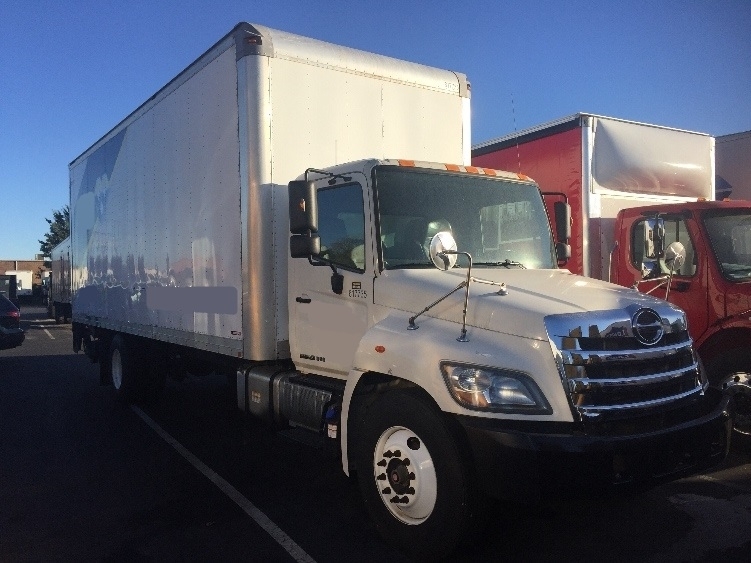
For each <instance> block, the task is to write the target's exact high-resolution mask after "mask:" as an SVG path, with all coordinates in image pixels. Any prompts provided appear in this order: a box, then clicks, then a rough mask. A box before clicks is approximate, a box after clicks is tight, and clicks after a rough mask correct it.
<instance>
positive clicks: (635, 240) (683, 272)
mask: <svg viewBox="0 0 751 563" xmlns="http://www.w3.org/2000/svg"><path fill="white" fill-rule="evenodd" d="M644 235H645V226H644V221H643V220H642V221H638V222H636V223H634V226H633V229H632V231H631V263H632V264H633V265H634V267H635V268H637V269H643V267H644V264H645V259H644ZM673 242H680V243H681V244H682V245H683V246H684V247H685V248H686V261H685V262H684V263H683V266H681V269H680V270H678V271H677V272H676V275H678V276H686V277H690V276H693V275H694V274H695V273H696V253H695V252H694V245H693V243H692V242H691V237H690V236H689V235H688V228H687V227H686V222H685V220H683V219H682V218H680V217H666V218H665V247H666V248H667V246H668V245H669V244H670V243H673ZM647 262H649V261H647ZM657 266H658V267H659V270H660V271H659V272H653V273H654V275H663V274H668V273H669V271H668V268H667V266H666V265H665V260H659V263H658V264H657Z"/></svg>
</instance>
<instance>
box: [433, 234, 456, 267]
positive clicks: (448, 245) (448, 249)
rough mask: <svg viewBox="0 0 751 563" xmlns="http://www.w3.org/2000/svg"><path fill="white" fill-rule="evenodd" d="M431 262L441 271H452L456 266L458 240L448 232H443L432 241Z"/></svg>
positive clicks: (434, 236)
mask: <svg viewBox="0 0 751 563" xmlns="http://www.w3.org/2000/svg"><path fill="white" fill-rule="evenodd" d="M429 254H430V260H431V261H432V262H433V264H434V265H435V267H436V268H438V269H439V270H444V271H445V270H450V269H451V268H453V267H454V266H455V265H456V240H455V239H454V235H452V234H451V233H450V232H448V231H441V232H439V233H436V234H435V235H433V238H432V239H430V250H429Z"/></svg>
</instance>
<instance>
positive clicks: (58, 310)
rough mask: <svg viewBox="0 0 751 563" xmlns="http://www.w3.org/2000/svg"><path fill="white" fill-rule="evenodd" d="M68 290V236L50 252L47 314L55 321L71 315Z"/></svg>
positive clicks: (67, 318)
mask: <svg viewBox="0 0 751 563" xmlns="http://www.w3.org/2000/svg"><path fill="white" fill-rule="evenodd" d="M70 291H71V280H70V237H66V238H65V239H64V240H63V241H62V242H60V244H58V245H57V246H55V248H53V249H52V251H51V252H50V277H49V291H48V292H47V315H48V316H49V317H50V318H52V319H55V322H56V323H59V322H60V321H62V322H65V323H67V322H68V320H69V319H70V318H71V317H72V315H73V311H72V308H71V302H70V297H71V296H70Z"/></svg>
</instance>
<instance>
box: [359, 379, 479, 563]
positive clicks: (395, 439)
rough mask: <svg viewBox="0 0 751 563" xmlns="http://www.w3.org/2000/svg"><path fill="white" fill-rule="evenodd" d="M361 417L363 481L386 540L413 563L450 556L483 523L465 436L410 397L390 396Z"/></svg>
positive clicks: (367, 502) (417, 398) (400, 392)
mask: <svg viewBox="0 0 751 563" xmlns="http://www.w3.org/2000/svg"><path fill="white" fill-rule="evenodd" d="M362 414H363V416H362V417H361V418H360V419H359V420H360V422H359V424H358V426H359V428H358V432H357V443H358V448H357V449H358V451H359V453H358V463H357V479H358V482H359V486H360V490H361V493H362V496H363V500H364V502H365V505H366V507H367V509H368V512H369V514H370V516H371V518H372V519H373V521H374V522H375V525H376V527H377V528H378V530H379V532H380V533H381V535H382V536H383V538H384V539H385V540H386V541H388V542H389V543H391V544H392V545H394V546H395V547H396V548H397V549H399V550H400V551H402V552H403V553H404V554H405V555H407V556H408V557H409V558H411V559H413V560H421V561H432V560H437V559H441V558H445V557H448V556H450V554H451V553H452V552H453V551H454V550H455V549H456V548H457V546H458V545H459V543H460V542H461V541H462V539H464V538H465V536H466V535H467V533H468V532H469V530H470V529H471V526H472V523H473V521H474V520H475V519H476V517H477V514H476V512H475V508H476V506H477V502H476V499H477V496H476V494H475V491H474V487H473V482H474V480H473V479H472V478H471V471H470V468H469V467H467V465H466V463H465V462H463V461H462V459H463V458H464V459H468V457H467V456H466V455H465V456H462V454H461V452H462V448H461V440H460V438H459V436H458V433H457V432H456V430H455V429H454V428H453V427H452V426H451V425H450V424H449V423H448V422H447V421H446V420H445V419H443V418H442V417H441V413H440V412H438V411H437V409H436V408H434V407H433V406H432V405H431V404H430V403H429V402H428V401H427V400H425V399H423V398H421V397H420V396H419V395H417V394H416V393H412V392H409V391H404V390H398V391H391V392H388V393H385V394H384V395H382V396H381V397H379V398H378V399H377V400H376V401H375V402H374V403H373V404H372V405H370V406H369V407H368V408H367V410H366V411H365V412H363V413H362ZM410 458H411V459H410ZM431 462H432V463H431Z"/></svg>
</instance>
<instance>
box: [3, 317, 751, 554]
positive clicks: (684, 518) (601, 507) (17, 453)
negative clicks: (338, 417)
mask: <svg viewBox="0 0 751 563" xmlns="http://www.w3.org/2000/svg"><path fill="white" fill-rule="evenodd" d="M22 324H23V326H24V328H25V329H26V330H27V337H26V341H25V342H24V344H23V345H22V346H21V347H19V348H15V349H12V350H4V351H0V561H3V562H15V561H209V560H211V561H320V562H323V561H327V562H328V561H400V560H403V559H402V557H401V556H400V555H399V554H398V553H396V552H395V551H393V550H392V549H391V548H390V547H389V546H387V545H386V544H385V543H384V542H382V541H381V539H380V537H379V536H378V534H377V532H376V530H375V528H374V527H373V525H372V524H371V523H370V521H369V520H368V518H367V515H366V514H365V511H364V508H363V506H362V503H361V500H360V498H359V493H358V491H357V487H356V486H355V484H354V483H353V482H352V481H351V480H350V479H348V478H347V477H346V476H345V475H344V474H343V473H342V472H341V470H340V469H339V467H338V465H337V459H336V457H335V456H333V455H332V454H331V452H328V451H325V450H321V449H316V448H314V447H312V446H310V445H304V444H300V443H299V442H296V441H295V440H294V439H293V437H290V436H285V435H278V434H272V433H269V432H268V431H266V430H265V429H264V428H263V427H261V426H260V425H257V424H254V423H252V422H249V421H247V420H246V419H244V418H243V417H242V416H241V415H240V414H239V412H238V411H237V409H236V407H235V404H234V399H233V397H232V392H233V389H232V388H231V386H229V385H228V384H227V382H226V380H224V378H220V377H214V376H210V377H206V378H192V377H189V378H188V379H186V380H185V381H183V382H181V383H173V382H170V383H169V384H168V386H167V388H166V390H165V393H164V397H163V398H162V399H161V400H160V401H159V402H158V403H156V404H154V405H150V406H141V407H132V406H126V405H123V404H121V403H120V402H119V401H117V400H116V398H115V396H114V393H113V391H112V389H111V388H109V387H103V386H101V385H100V384H99V376H98V370H97V366H95V365H93V364H91V363H90V362H89V361H88V360H87V359H86V358H85V357H84V356H83V355H81V354H78V355H75V354H73V353H72V351H71V338H70V325H69V324H67V325H66V324H59V325H58V324H55V323H54V322H53V321H52V320H51V319H46V316H45V314H44V310H43V309H41V308H33V307H27V308H24V309H23V310H22ZM490 518H491V521H490V525H489V526H488V529H487V531H486V532H485V533H484V534H483V535H482V537H481V538H480V540H478V541H477V543H475V544H474V545H471V546H468V547H467V548H465V549H464V550H463V551H462V552H460V553H458V554H456V556H455V557H453V559H452V560H458V561H487V560H509V561H551V562H552V561H573V560H576V561H655V562H657V561H660V562H664V561H675V562H689V561H705V562H716V561H728V562H730V561H733V562H738V561H748V560H751V452H747V451H741V450H734V451H732V452H731V455H730V457H729V458H728V459H727V461H726V462H725V463H724V464H723V465H722V466H721V467H718V468H716V469H715V470H713V471H711V472H708V473H704V474H701V475H697V476H694V477H691V478H687V479H683V480H680V481H677V482H673V483H669V484H666V485H663V486H660V487H657V488H655V489H652V490H649V491H646V492H643V493H640V494H638V495H628V496H619V497H615V498H612V497H608V498H597V499H588V500H578V501H577V500H569V501H561V502H557V503H550V504H546V505H545V506H535V507H517V506H514V507H510V506H505V507H498V508H497V509H496V510H494V511H493V512H492V514H491V515H490Z"/></svg>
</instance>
